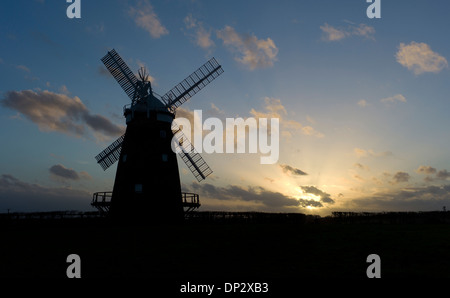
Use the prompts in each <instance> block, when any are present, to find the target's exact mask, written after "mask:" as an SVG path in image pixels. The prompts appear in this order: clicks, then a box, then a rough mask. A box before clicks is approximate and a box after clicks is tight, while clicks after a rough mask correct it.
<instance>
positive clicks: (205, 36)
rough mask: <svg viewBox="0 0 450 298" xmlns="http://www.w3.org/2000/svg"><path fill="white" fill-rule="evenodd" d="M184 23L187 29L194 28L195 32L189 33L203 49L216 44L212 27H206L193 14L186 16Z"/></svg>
mask: <svg viewBox="0 0 450 298" xmlns="http://www.w3.org/2000/svg"><path fill="white" fill-rule="evenodd" d="M184 24H185V27H186V29H187V30H193V31H194V32H195V33H194V34H188V35H189V36H190V37H192V38H193V40H194V42H195V44H196V45H198V46H199V47H201V48H203V49H205V50H206V49H209V48H211V47H213V46H214V45H215V43H214V41H213V40H212V39H211V31H212V30H211V29H208V30H207V29H205V27H204V26H203V23H202V22H199V21H197V20H196V19H195V18H194V17H193V16H192V14H188V15H187V16H186V17H185V18H184Z"/></svg>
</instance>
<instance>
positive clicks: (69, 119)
mask: <svg viewBox="0 0 450 298" xmlns="http://www.w3.org/2000/svg"><path fill="white" fill-rule="evenodd" d="M0 104H1V105H2V106H3V107H7V108H10V109H13V110H15V111H18V112H20V113H21V114H23V115H24V116H25V117H26V118H27V119H29V120H30V121H32V122H33V123H35V124H37V125H38V127H39V129H41V130H43V131H59V132H62V133H65V134H68V135H75V136H86V135H87V131H86V126H87V127H89V128H90V129H91V130H92V131H93V132H94V133H95V134H96V137H97V138H100V139H101V138H102V137H103V136H108V137H115V136H118V135H120V134H122V133H123V132H124V127H122V126H118V125H116V124H114V123H112V122H111V121H110V120H109V119H107V118H105V117H104V116H101V115H98V114H92V113H91V112H90V111H89V110H88V108H87V107H86V106H85V105H84V104H83V102H82V101H81V99H80V98H78V97H77V96H74V97H72V98H71V97H69V96H67V95H66V94H58V93H53V92H50V91H47V90H44V91H38V92H35V91H32V90H22V91H8V92H7V93H6V95H5V98H4V99H3V100H2V101H1V102H0Z"/></svg>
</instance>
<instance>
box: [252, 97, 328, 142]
mask: <svg viewBox="0 0 450 298" xmlns="http://www.w3.org/2000/svg"><path fill="white" fill-rule="evenodd" d="M264 103H265V104H264V110H263V111H257V110H255V109H253V108H252V109H251V110H250V114H251V115H252V116H253V117H255V118H257V119H258V118H278V119H279V120H280V125H281V129H282V134H283V135H284V136H291V135H292V133H295V132H301V133H302V134H304V135H308V136H315V137H318V138H322V137H324V135H323V134H322V133H321V132H319V131H317V130H316V129H314V128H313V127H312V126H310V125H303V124H301V123H300V122H298V121H296V120H294V119H289V117H288V113H287V110H286V108H285V107H284V105H283V104H282V102H281V100H280V99H279V98H273V97H265V98H264Z"/></svg>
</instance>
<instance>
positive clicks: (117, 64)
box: [101, 49, 138, 100]
mask: <svg viewBox="0 0 450 298" xmlns="http://www.w3.org/2000/svg"><path fill="white" fill-rule="evenodd" d="M101 60H102V62H103V64H105V66H106V68H107V69H108V70H109V72H110V73H111V74H112V76H113V77H114V78H115V79H116V81H117V82H118V83H119V85H120V86H121V87H122V89H123V90H124V91H125V93H126V94H127V95H128V97H129V98H130V99H131V100H133V99H134V96H135V89H136V84H137V81H138V79H137V78H136V76H135V75H134V73H133V72H132V71H131V70H130V68H128V66H127V65H126V64H125V62H124V61H123V60H122V58H121V57H120V56H119V54H117V52H116V50H114V49H113V50H112V51H109V52H108V53H107V54H106V55H105V56H104V57H103V58H102V59H101Z"/></svg>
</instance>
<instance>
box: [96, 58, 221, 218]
mask: <svg viewBox="0 0 450 298" xmlns="http://www.w3.org/2000/svg"><path fill="white" fill-rule="evenodd" d="M102 62H103V63H104V64H105V66H106V67H107V68H108V70H109V71H110V72H111V74H112V75H113V76H114V78H115V79H116V80H117V82H118V83H119V84H120V85H121V87H122V88H123V90H124V91H125V93H127V95H128V96H129V97H130V99H131V104H128V105H126V106H125V107H124V117H125V119H126V124H127V128H126V132H125V134H124V135H123V136H121V137H120V138H118V139H117V140H116V141H115V142H113V143H112V144H111V145H110V146H108V147H107V148H106V149H105V150H103V151H102V152H101V153H100V154H99V155H97V156H96V159H97V162H98V163H99V164H100V165H101V166H102V168H103V169H104V170H106V169H107V168H108V167H110V166H111V165H112V164H114V163H115V162H116V161H118V165H117V172H116V177H115V181H114V188H113V191H112V193H110V192H101V193H95V194H94V196H93V200H92V205H93V206H94V207H96V208H97V209H99V210H100V211H102V212H107V213H108V215H110V216H111V217H113V218H115V219H122V220H130V219H140V220H150V221H153V220H156V221H177V220H180V219H182V218H183V217H184V216H185V214H186V212H187V211H190V210H192V209H194V208H198V207H199V206H200V204H199V200H198V195H197V194H190V193H183V192H182V191H181V185H180V175H179V170H178V162H177V157H176V153H175V152H174V151H173V150H172V141H173V140H177V143H176V145H177V146H180V147H181V148H183V149H182V150H180V153H179V155H180V157H181V159H182V160H183V161H184V162H185V163H186V165H187V166H188V168H189V169H190V170H191V171H192V173H193V174H194V176H195V177H196V178H197V180H198V181H202V180H203V179H205V178H206V177H207V176H208V175H209V174H211V173H212V170H211V169H210V168H209V166H208V165H207V164H206V162H205V161H204V159H203V158H202V157H201V156H200V155H199V154H198V153H197V152H196V151H195V149H194V147H193V146H192V144H190V142H189V140H188V139H186V138H185V136H184V135H183V133H182V131H181V130H180V129H179V128H178V126H177V125H176V124H175V123H173V120H174V118H175V111H176V108H177V107H178V106H180V105H181V104H182V103H184V102H186V101H187V100H188V99H189V98H190V97H191V96H192V95H194V94H195V93H197V92H198V91H199V90H201V89H202V88H203V87H204V86H206V85H207V84H208V83H209V82H211V81H212V80H213V79H214V78H216V77H217V76H218V75H220V74H221V73H222V72H223V70H222V68H221V66H220V65H219V64H218V63H217V61H216V60H215V59H214V58H212V59H211V60H210V61H208V62H207V63H205V64H204V65H203V66H201V67H200V68H199V69H197V71H195V72H194V73H192V74H191V75H190V76H188V77H187V78H186V79H185V80H183V81H182V82H181V83H179V84H178V85H177V86H175V87H174V88H173V89H171V90H170V91H169V92H168V93H166V94H165V95H164V96H162V97H161V98H157V97H156V96H157V95H156V94H155V93H153V91H152V88H151V83H150V82H149V81H148V76H147V75H146V73H145V70H142V69H141V70H140V72H139V77H140V80H138V79H137V78H136V76H135V75H134V74H133V73H132V72H131V70H130V69H129V68H128V67H127V65H126V64H125V63H124V62H123V60H122V59H121V58H120V56H119V55H118V54H117V52H116V51H115V50H112V51H110V52H108V53H107V55H105V57H103V58H102ZM174 136H175V138H174Z"/></svg>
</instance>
